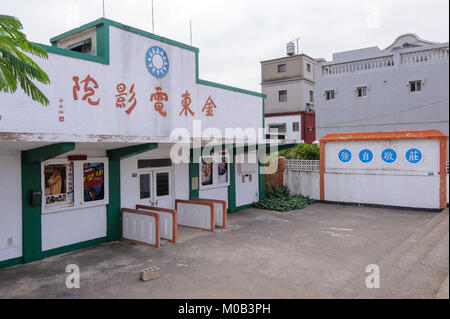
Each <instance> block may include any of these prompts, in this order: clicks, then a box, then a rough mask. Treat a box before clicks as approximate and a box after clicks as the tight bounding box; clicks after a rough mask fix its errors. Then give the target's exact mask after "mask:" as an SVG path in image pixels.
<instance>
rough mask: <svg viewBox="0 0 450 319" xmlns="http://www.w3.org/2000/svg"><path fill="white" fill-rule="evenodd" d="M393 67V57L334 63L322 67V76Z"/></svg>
mask: <svg viewBox="0 0 450 319" xmlns="http://www.w3.org/2000/svg"><path fill="white" fill-rule="evenodd" d="M393 66H394V56H393V55H389V56H384V57H379V58H373V59H366V60H359V61H351V62H344V63H336V64H331V65H324V66H322V75H323V76H327V75H333V74H341V73H354V72H364V71H367V70H372V69H380V68H389V67H393Z"/></svg>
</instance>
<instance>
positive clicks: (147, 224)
mask: <svg viewBox="0 0 450 319" xmlns="http://www.w3.org/2000/svg"><path fill="white" fill-rule="evenodd" d="M159 218H160V216H159V214H157V213H152V212H148V211H142V210H137V209H129V208H122V239H123V240H128V241H133V242H137V243H140V244H145V245H148V246H151V247H155V248H159V246H160V232H159V230H160V228H159Z"/></svg>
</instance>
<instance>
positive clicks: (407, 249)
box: [338, 210, 449, 298]
mask: <svg viewBox="0 0 450 319" xmlns="http://www.w3.org/2000/svg"><path fill="white" fill-rule="evenodd" d="M448 216H449V214H448V210H445V211H443V212H441V213H439V214H437V215H436V216H435V217H434V218H433V219H431V220H430V221H429V222H428V223H427V224H426V225H425V226H423V227H422V228H420V229H418V230H417V231H416V232H414V234H412V235H411V236H410V237H409V238H408V239H407V240H405V241H404V242H402V243H401V244H400V245H399V246H397V247H396V248H395V249H393V250H392V251H391V252H390V253H388V254H386V255H385V256H383V257H382V258H381V259H379V260H378V261H377V262H375V264H377V265H378V266H379V267H380V275H381V276H380V285H381V288H380V289H367V288H366V286H365V279H366V275H365V274H364V273H362V274H361V275H359V276H356V277H355V278H354V279H353V280H351V281H350V282H349V284H348V285H347V286H346V287H344V289H342V290H341V291H340V292H339V293H338V297H339V298H382V297H381V296H388V295H389V293H393V287H392V289H391V288H389V287H391V286H395V283H399V281H402V279H403V278H404V277H405V276H406V275H407V273H408V269H411V267H413V266H414V265H415V264H417V263H419V262H420V260H421V259H422V258H424V257H425V256H426V255H427V254H428V253H429V252H430V251H431V250H432V249H433V247H434V246H435V245H436V244H437V243H438V242H439V241H440V240H441V239H442V237H443V236H444V235H445V233H448ZM447 256H448V255H447ZM447 264H448V262H447ZM402 267H405V268H402ZM383 283H384V284H383ZM383 286H384V289H383ZM385 298H387V297H385Z"/></svg>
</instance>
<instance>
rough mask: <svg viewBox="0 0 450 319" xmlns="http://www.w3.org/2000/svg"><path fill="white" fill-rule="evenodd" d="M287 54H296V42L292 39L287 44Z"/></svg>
mask: <svg viewBox="0 0 450 319" xmlns="http://www.w3.org/2000/svg"><path fill="white" fill-rule="evenodd" d="M286 54H287V55H289V56H292V55H294V54H295V44H294V42H292V41H291V42H289V43H288V44H287V45H286Z"/></svg>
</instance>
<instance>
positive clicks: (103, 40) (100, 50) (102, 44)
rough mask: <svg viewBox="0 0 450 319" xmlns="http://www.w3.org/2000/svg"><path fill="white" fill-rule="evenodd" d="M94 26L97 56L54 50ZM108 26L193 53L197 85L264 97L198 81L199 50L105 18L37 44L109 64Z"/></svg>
mask: <svg viewBox="0 0 450 319" xmlns="http://www.w3.org/2000/svg"><path fill="white" fill-rule="evenodd" d="M94 26H97V30H96V31H97V55H98V56H92V55H89V54H83V53H79V52H73V51H70V50H65V49H57V50H55V47H54V45H55V44H56V42H57V41H58V40H60V39H62V38H65V37H67V36H70V35H73V34H75V33H78V32H81V31H83V30H86V29H89V28H92V27H94ZM110 26H113V27H116V28H118V29H122V30H125V31H128V32H132V33H135V34H138V35H141V36H144V37H147V38H150V39H154V40H157V41H160V42H163V43H167V44H169V45H173V46H177V47H179V48H182V49H185V50H189V51H192V52H194V53H195V70H196V71H195V73H196V74H195V79H196V83H197V84H201V85H207V86H212V87H216V88H220V89H224V90H229V91H234V92H239V93H243V94H249V95H254V96H258V97H262V98H265V97H266V95H265V94H262V93H259V92H254V91H250V90H245V89H241V88H237V87H233V86H229V85H224V84H220V83H215V82H211V81H206V80H202V79H200V77H199V75H200V74H199V63H198V60H199V58H198V55H199V49H198V48H196V47H193V46H190V45H187V44H184V43H181V42H178V41H174V40H170V39H167V38H164V37H161V36H157V35H155V34H153V33H150V32H146V31H143V30H140V29H137V28H134V27H130V26H127V25H124V24H121V23H119V22H116V21H113V20H109V19H106V18H100V19H97V20H95V21H92V22H90V23H87V24H85V25H82V26H80V27H78V28H75V29H73V30H70V31H67V32H65V33H62V34H60V35H58V36H55V37H53V38H51V39H50V42H51V43H52V46H47V45H43V44H39V45H40V46H42V47H43V48H44V49H46V50H47V51H48V52H51V53H55V54H61V55H65V56H70V57H73V58H78V59H84V60H88V61H93V62H98V63H103V64H109V62H110V61H109V27H110ZM67 52H71V53H67ZM73 53H78V54H73ZM263 116H264V110H263Z"/></svg>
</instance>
